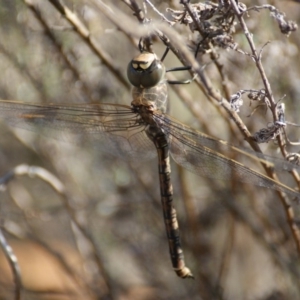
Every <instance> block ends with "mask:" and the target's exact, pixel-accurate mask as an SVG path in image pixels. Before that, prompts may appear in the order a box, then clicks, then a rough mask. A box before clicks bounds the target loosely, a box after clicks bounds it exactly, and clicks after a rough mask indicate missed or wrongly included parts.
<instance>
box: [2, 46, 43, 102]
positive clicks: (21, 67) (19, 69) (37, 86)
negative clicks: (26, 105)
mask: <svg viewBox="0 0 300 300" xmlns="http://www.w3.org/2000/svg"><path fill="white" fill-rule="evenodd" d="M0 52H1V54H2V55H4V56H5V59H6V60H7V62H9V63H10V64H11V65H12V68H14V69H15V70H17V72H18V74H19V75H20V76H22V77H23V78H24V80H25V81H29V82H30V84H31V85H32V86H33V87H34V89H35V91H36V92H37V93H38V95H39V97H40V99H45V98H46V95H45V93H44V91H43V88H42V85H41V84H39V83H38V82H37V81H36V80H35V79H34V78H33V77H32V75H31V74H30V72H29V71H28V68H27V67H24V65H23V64H21V63H20V62H19V61H18V59H17V57H16V56H14V55H13V53H12V52H8V51H7V50H6V49H5V48H4V47H3V46H2V44H1V42H0Z"/></svg>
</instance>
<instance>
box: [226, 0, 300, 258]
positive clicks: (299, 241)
mask: <svg viewBox="0 0 300 300" xmlns="http://www.w3.org/2000/svg"><path fill="white" fill-rule="evenodd" d="M230 2H231V5H232V7H233V9H234V11H235V14H236V16H237V18H238V20H239V22H240V25H241V27H242V29H243V31H244V33H245V36H246V38H247V41H248V43H249V46H250V48H251V52H252V57H253V59H254V61H255V64H256V66H257V69H258V71H259V73H260V75H261V78H262V81H263V84H264V87H265V90H266V94H267V95H268V99H269V101H270V109H271V112H272V114H273V119H274V121H276V120H277V119H278V116H277V111H276V103H275V99H274V96H273V93H272V89H271V85H270V83H269V80H268V78H267V76H266V73H265V71H264V68H263V65H262V61H261V52H260V53H259V54H258V53H257V51H256V47H255V44H254V41H253V38H252V36H253V35H252V34H251V33H250V32H249V30H248V27H247V25H246V23H245V20H244V18H243V12H240V11H239V8H238V6H237V4H236V2H235V1H234V0H230ZM277 141H278V144H279V147H280V149H281V152H282V154H283V156H284V157H286V156H287V152H286V150H285V146H284V142H283V140H282V136H281V135H278V136H277ZM271 171H272V172H271V173H272V178H273V179H275V180H278V179H277V176H276V174H275V173H274V171H273V170H271ZM268 174H269V172H268ZM292 174H293V175H294V178H295V180H296V181H297V183H298V185H299V175H298V173H297V172H296V171H295V170H293V171H292ZM269 176H270V175H269ZM279 194H280V199H281V202H282V205H283V207H284V209H285V213H286V217H287V220H288V224H289V226H290V228H291V231H292V234H293V238H294V240H295V243H296V247H297V251H298V256H300V231H299V227H298V226H297V224H296V222H295V218H294V215H295V214H294V210H293V208H292V207H291V205H290V201H289V199H288V197H286V195H285V194H284V193H281V192H279Z"/></svg>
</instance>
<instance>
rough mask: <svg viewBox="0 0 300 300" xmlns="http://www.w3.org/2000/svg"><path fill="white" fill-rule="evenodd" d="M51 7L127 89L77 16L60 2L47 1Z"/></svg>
mask: <svg viewBox="0 0 300 300" xmlns="http://www.w3.org/2000/svg"><path fill="white" fill-rule="evenodd" d="M49 2H51V3H52V4H53V6H54V7H55V8H56V9H57V10H58V11H59V12H60V13H61V14H62V15H63V16H64V17H65V18H66V20H68V22H69V23H70V24H71V25H72V26H73V28H74V29H75V31H76V32H77V33H78V34H79V35H80V36H81V37H82V38H83V40H84V41H85V42H86V43H87V44H88V45H89V47H90V48H91V49H92V50H93V52H94V53H95V54H96V55H97V56H98V57H99V58H100V59H101V61H102V62H103V63H104V64H105V65H106V67H107V68H108V69H109V70H110V71H111V72H112V74H114V76H115V77H116V78H117V79H118V80H119V82H120V83H122V85H123V86H124V87H125V88H126V89H129V88H130V85H129V83H128V81H127V79H126V78H125V77H124V76H123V75H122V74H123V71H122V69H121V68H119V67H115V65H116V62H115V61H114V60H113V59H112V58H111V57H110V55H109V54H108V53H106V52H105V51H104V50H103V49H102V47H101V45H100V43H99V42H98V40H97V39H95V38H94V37H93V36H92V34H91V33H90V31H89V30H88V28H87V27H86V26H85V25H84V24H83V22H81V20H80V19H79V18H78V16H77V15H76V14H75V13H73V12H72V11H71V10H70V9H69V8H68V7H67V6H66V5H64V4H63V2H62V0H49Z"/></svg>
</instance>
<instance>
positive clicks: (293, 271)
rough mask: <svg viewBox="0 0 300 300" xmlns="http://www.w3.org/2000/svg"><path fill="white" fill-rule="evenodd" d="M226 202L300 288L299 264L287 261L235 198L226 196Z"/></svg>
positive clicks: (225, 204)
mask: <svg viewBox="0 0 300 300" xmlns="http://www.w3.org/2000/svg"><path fill="white" fill-rule="evenodd" d="M224 200H225V201H224V202H222V204H223V205H224V206H225V207H226V208H228V209H229V210H230V212H231V213H232V214H233V216H234V217H235V219H236V220H239V221H241V222H242V223H244V224H246V225H247V226H248V227H249V228H250V230H251V232H252V233H253V235H254V236H255V238H256V239H257V240H258V241H259V242H260V243H261V244H262V245H263V246H264V247H265V248H266V249H268V250H269V252H270V253H271V254H272V255H271V257H272V258H273V259H274V261H275V262H277V263H278V264H279V266H281V268H282V269H283V270H284V271H286V274H287V275H291V277H292V279H293V280H294V282H295V286H296V287H297V288H298V290H300V287H299V279H300V273H299V268H298V266H297V265H296V264H295V263H294V262H291V261H287V260H286V259H284V257H283V256H282V255H281V254H280V252H279V251H278V246H277V245H276V244H274V243H270V242H268V241H267V240H266V239H265V237H264V236H263V235H262V234H261V233H262V232H263V231H264V230H263V228H262V227H261V226H259V225H258V224H257V222H255V221H254V220H253V219H252V218H250V217H249V215H248V213H247V211H246V210H245V209H244V208H243V207H242V206H240V205H238V204H237V203H238V202H237V201H236V200H235V199H231V198H230V197H224Z"/></svg>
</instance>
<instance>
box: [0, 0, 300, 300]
mask: <svg viewBox="0 0 300 300" xmlns="http://www.w3.org/2000/svg"><path fill="white" fill-rule="evenodd" d="M51 2H58V1H45V0H43V1H42V0H40V1H39V0H32V1H29V0H27V1H25V0H24V1H21V0H15V1H11V0H0V37H1V39H0V69H1V76H0V98H1V99H9V100H19V101H24V102H36V103H85V102H86V103H90V102H107V103H119V104H128V105H130V102H131V94H130V88H129V84H128V83H122V78H124V77H125V76H126V68H127V64H128V62H129V61H130V59H131V58H132V57H134V56H135V55H136V54H137V53H138V48H137V43H138V38H137V37H136V36H133V35H131V34H130V32H133V31H134V28H127V26H128V25H127V24H126V23H124V24H123V26H120V27H117V26H116V24H115V23H113V22H111V21H110V20H109V19H108V18H107V17H106V16H105V15H104V14H103V13H102V12H101V11H100V10H99V9H97V6H96V2H97V1H96V0H93V1H83V0H73V1H72V0H69V1H65V5H67V6H68V7H69V9H70V11H71V12H73V13H74V15H75V16H76V17H77V18H78V19H79V20H81V22H83V24H85V26H86V27H87V28H88V30H89V32H90V34H91V36H92V37H93V39H95V40H96V41H97V43H98V45H100V47H101V48H102V50H103V52H104V53H106V54H107V55H108V56H109V57H110V58H111V61H112V62H113V66H114V68H116V69H117V70H119V71H118V72H117V74H113V73H112V72H111V69H110V68H109V67H108V66H107V64H106V63H105V62H104V61H103V60H102V59H100V57H99V54H96V53H95V52H94V51H93V50H92V48H91V46H90V44H89V43H87V41H86V40H84V39H83V38H82V37H81V36H80V35H79V34H78V32H77V31H76V30H75V29H74V28H73V27H72V26H71V25H70V23H69V22H68V21H66V19H65V18H64V16H62V15H61V13H60V12H59V11H58V10H57V8H55V7H54V6H53V5H52V4H51ZM99 2H100V0H99ZM103 2H105V3H106V6H107V9H108V10H110V11H112V12H114V13H115V18H116V20H117V19H118V18H121V17H122V16H121V15H120V16H119V15H118V12H119V10H121V11H122V13H124V14H125V15H127V16H128V17H129V18H131V20H132V22H134V23H135V24H136V26H138V20H137V18H136V17H135V16H134V15H133V11H132V10H131V9H130V8H129V6H127V5H126V4H125V2H126V1H117V0H114V1H103ZM137 2H138V4H139V5H140V7H141V8H143V3H142V1H137ZM152 2H153V4H154V5H155V7H156V9H157V10H158V11H160V12H161V13H162V14H164V15H165V16H166V17H167V18H169V19H171V11H170V10H168V11H166V8H171V9H172V11H173V14H174V11H182V10H183V6H182V5H180V4H179V2H180V1H179V0H178V1H177V0H173V1H152ZM220 2H221V1H220ZM224 2H226V3H227V2H228V1H224ZM260 2H265V1H245V2H244V3H245V5H247V6H248V7H250V6H253V5H257V6H259V5H261V4H260ZM30 3H32V5H33V7H34V9H32V6H31V5H30ZM193 3H196V1H193ZM145 5H146V7H147V14H146V16H147V17H148V18H149V19H151V20H152V21H153V22H159V21H160V20H161V17H160V16H159V15H158V14H157V13H156V12H155V11H153V10H152V8H151V7H150V6H149V5H147V4H145ZM206 5H208V4H206ZM272 5H275V6H276V7H277V8H278V10H279V11H281V12H284V13H285V15H286V17H285V18H286V19H287V20H293V21H295V23H296V24H299V23H300V5H299V4H298V3H296V2H292V1H272ZM179 14H180V13H179ZM244 20H245V22H246V24H247V26H248V29H249V31H250V32H251V34H253V39H254V42H255V45H256V47H257V51H261V50H262V48H263V50H262V58H261V62H262V65H263V68H264V70H265V72H266V76H267V78H268V80H269V81H270V84H271V88H272V91H273V96H274V98H275V99H276V101H279V100H280V99H282V98H283V97H284V96H285V97H284V98H283V100H282V101H283V102H284V103H285V106H286V116H285V117H286V120H288V121H290V122H294V123H299V122H300V118H299V112H300V110H299V103H298V102H299V99H298V98H299V95H300V84H299V83H300V59H299V49H300V47H299V45H300V35H299V33H298V32H296V33H291V34H290V35H289V36H288V37H287V36H286V35H284V34H282V33H281V31H280V28H279V26H278V22H277V21H276V19H275V18H274V16H272V11H271V12H270V10H269V9H261V10H258V11H256V10H251V11H249V12H248V13H247V14H245V15H244ZM162 22H163V21H162ZM206 22H207V23H205V24H204V25H203V26H204V27H203V28H204V29H205V28H206V29H207V28H208V27H205V25H208V22H209V19H208V20H206ZM232 22H237V23H236V24H235V23H234V24H231V25H232V27H230V28H229V25H228V24H226V26H225V25H224V24H223V25H224V28H225V27H226V28H225V29H224V28H223V30H224V32H223V33H224V34H223V35H222V34H221V35H215V31H214V30H216V29H218V28H213V26H222V24H221V23H218V22H216V23H211V24H209V25H212V27H210V31H208V32H210V33H211V34H213V35H214V40H210V42H211V43H203V44H202V48H201V47H200V51H199V54H198V57H197V58H198V60H199V62H200V63H201V65H203V66H204V68H205V72H206V74H207V76H208V78H210V80H211V82H212V85H213V86H214V88H215V89H217V88H219V89H220V91H221V94H222V95H223V97H225V98H228V97H229V96H230V95H232V94H235V93H236V92H237V91H240V90H250V89H255V90H260V89H262V88H264V86H263V82H262V79H261V76H260V75H259V72H258V69H257V66H256V65H255V64H254V62H253V60H252V59H251V57H250V56H249V55H245V52H246V53H250V52H251V50H250V48H249V44H248V43H247V40H246V38H245V34H244V32H243V30H242V29H241V26H240V24H239V23H238V20H237V18H236V17H234V15H232ZM185 23H188V22H187V21H186V22H185ZM173 27H174V30H175V32H176V34H177V35H178V36H179V37H180V38H182V41H183V45H182V46H183V47H185V48H186V47H189V49H191V51H192V50H194V49H195V45H196V44H197V42H199V33H198V31H197V30H194V31H193V32H191V29H195V28H193V27H191V26H189V24H180V22H178V23H176V24H174V26H173ZM226 30H227V31H226ZM225 32H226V34H227V33H228V35H225ZM221 37H222V38H221ZM171 42H172V40H171ZM267 42H269V43H268V44H267V45H266V43H267ZM222 43H226V47H220V46H222ZM212 44H213V46H214V47H215V48H214V50H215V51H216V53H215V57H216V59H217V60H218V62H219V64H220V66H221V67H222V68H223V69H222V72H223V73H222V74H224V75H225V77H224V78H221V76H220V69H218V68H217V67H216V65H215V64H214V62H213V60H212V55H211V49H210V50H209V47H211V46H212ZM153 48H154V50H155V52H156V53H157V55H158V56H161V55H162V53H163V52H164V49H165V45H164V44H163V43H162V42H161V41H159V39H158V38H156V39H155V42H154V45H153ZM225 48H226V49H225ZM204 50H205V51H206V52H205V51H204ZM238 50H242V51H238ZM165 63H166V65H167V67H168V68H171V67H177V66H180V62H179V60H178V59H177V58H176V57H175V55H174V54H172V53H170V54H169V55H168V57H167V58H166V61H165ZM175 75H176V76H177V78H179V79H187V78H189V77H190V76H191V75H190V74H189V73H188V72H186V73H185V72H182V73H180V72H176V74H175ZM180 91H181V92H182V93H186V95H185V96H184V97H182V96H181V94H180V92H178V91H176V89H175V90H173V89H171V88H170V97H169V98H170V114H171V115H172V116H174V117H176V118H178V119H179V120H180V121H182V122H184V123H185V124H188V125H190V126H192V127H194V128H197V129H199V130H201V131H203V132H205V133H206V134H210V135H213V136H215V137H217V138H220V139H224V140H227V141H229V142H230V143H231V144H235V145H238V146H243V147H245V146H246V142H245V141H244V138H243V136H242V134H241V132H239V131H238V130H237V128H236V127H235V124H234V123H233V122H232V121H231V120H230V118H229V116H228V114H226V113H224V110H222V108H221V107H220V106H219V105H212V104H211V102H209V101H208V100H207V97H205V95H204V93H203V92H201V90H200V89H199V87H198V86H197V85H196V84H195V83H192V84H190V85H189V86H183V87H182V86H181V89H180ZM182 98H185V99H191V100H192V104H193V107H191V106H189V105H188V103H187V102H184V101H183V100H182ZM243 103H244V104H243V106H242V107H241V108H240V112H239V114H240V117H241V119H242V120H243V122H244V123H245V124H246V126H247V127H248V129H249V131H250V132H251V134H254V133H255V132H257V131H258V130H259V129H261V128H264V127H267V126H268V123H269V122H273V121H274V120H273V118H272V114H271V113H270V112H269V111H267V110H266V107H265V106H264V105H262V106H259V107H258V108H257V109H255V107H256V106H257V104H258V103H256V101H250V100H249V99H247V97H246V95H243ZM199 115H201V118H197V116H199ZM195 116H196V117H195ZM249 116H250V117H249ZM286 132H287V135H288V137H289V139H290V140H292V141H295V140H299V134H300V132H299V129H297V128H295V127H289V126H288V127H287V128H286ZM0 135H1V139H0V171H1V174H3V175H4V174H5V173H6V172H8V171H10V170H12V169H13V168H14V167H15V166H17V165H19V164H22V163H26V164H30V165H38V166H41V167H43V168H45V169H47V170H49V171H50V172H52V173H53V174H54V175H55V176H56V177H57V178H59V180H60V181H61V182H62V183H63V184H64V185H65V191H66V192H65V195H66V197H64V196H63V195H60V194H59V193H57V191H55V190H53V189H52V188H51V187H50V186H49V185H48V184H47V183H46V182H45V181H43V180H41V179H40V178H38V177H33V178H31V177H30V176H29V177H28V176H24V177H18V178H14V180H13V181H11V182H10V183H9V184H8V185H7V188H6V190H5V191H2V192H1V194H0V218H1V219H0V221H1V223H2V224H3V227H4V228H5V234H6V236H7V237H8V240H9V241H11V243H12V246H13V249H14V250H15V252H16V254H17V256H18V255H19V261H20V267H21V271H22V279H23V283H24V286H25V290H26V291H24V295H25V296H26V297H27V298H26V299H76V297H77V299H83V298H84V299H89V298H90V299H231V300H232V299H237V300H238V299H297V298H300V291H299V287H298V285H299V284H298V283H299V279H300V275H299V266H298V264H297V262H298V261H299V255H300V253H299V252H297V247H296V244H297V241H295V238H293V235H292V233H291V229H290V227H289V224H288V221H287V216H286V210H285V209H284V206H283V205H282V202H281V201H280V200H279V197H278V195H277V194H276V193H275V192H274V191H268V190H266V189H262V188H259V187H253V186H249V185H244V184H240V183H238V182H237V181H235V180H234V179H232V180H230V181H228V182H219V181H214V180H210V179H206V178H200V177H197V176H195V175H192V174H190V173H188V172H187V171H185V170H182V169H180V168H178V167H177V166H176V165H175V164H173V165H172V167H173V174H172V180H173V185H174V202H175V206H176V208H177V211H178V213H177V214H178V218H179V223H180V224H179V226H180V231H181V238H182V243H183V249H184V251H185V258H186V261H187V264H188V265H189V267H190V268H191V269H192V271H193V273H194V275H195V280H182V279H180V278H178V277H176V275H175V274H174V273H173V271H172V268H171V263H170V259H169V254H168V246H167V240H166V234H165V229H164V224H163V220H162V211H161V207H160V196H159V181H158V174H157V165H156V161H146V162H126V161H123V160H121V159H116V158H114V157H111V156H110V155H108V154H103V153H102V152H101V145H97V146H95V145H89V144H88V143H87V144H84V145H81V141H79V142H77V144H76V143H75V144H70V143H65V142H62V141H57V140H55V139H49V138H47V137H41V136H39V135H38V134H35V133H31V132H27V131H23V130H16V129H14V128H9V127H7V126H5V124H1V127H0ZM262 148H263V150H264V151H265V153H266V154H268V155H273V156H276V155H277V154H278V153H277V152H278V151H277V146H276V144H275V143H274V142H273V141H270V142H269V143H266V144H264V145H263V146H262ZM297 148H298V147H297V146H294V147H289V148H288V151H291V152H297V151H298V150H297ZM237 159H238V158H237ZM243 162H244V163H245V164H247V165H248V166H249V167H252V168H255V169H256V170H260V171H261V172H263V170H262V168H261V167H260V166H259V165H258V164H256V165H251V164H250V162H248V161H243ZM279 177H280V179H282V181H283V182H285V183H286V184H288V185H289V186H291V187H294V186H295V185H296V184H295V182H294V181H293V180H292V178H291V176H290V175H289V174H288V173H282V174H279ZM66 201H68V204H66ZM292 206H293V209H294V211H295V218H296V220H297V219H298V218H299V214H300V210H299V208H298V207H297V205H296V204H295V203H293V202H292ZM72 219H73V220H74V219H76V220H77V221H78V223H79V224H81V226H82V228H83V229H84V233H85V234H84V233H83V232H82V231H81V230H79V229H78V226H77V225H75V224H74V222H72ZM91 241H93V243H92V242H91ZM34 261H38V263H37V264H35V263H34ZM49 261H50V262H51V261H53V263H49ZM54 261H55V262H54ZM29 262H32V263H29ZM2 269H4V270H6V273H5V274H6V276H3V275H0V292H1V293H2V294H1V296H0V298H1V299H12V295H13V290H14V285H13V282H12V279H11V277H10V275H8V274H9V272H10V269H9V268H8V266H7V265H5V259H4V257H1V256H0V270H2ZM40 272H42V273H40ZM0 274H4V273H2V272H0ZM41 274H43V276H42V275H41ZM45 274H49V276H45ZM57 278H61V279H60V280H56V279H57ZM2 295H3V296H2ZM82 295H84V297H83V296H82ZM55 297H57V298H55ZM59 297H61V298H59ZM63 297H64V298H63ZM24 299H25V298H24Z"/></svg>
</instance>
